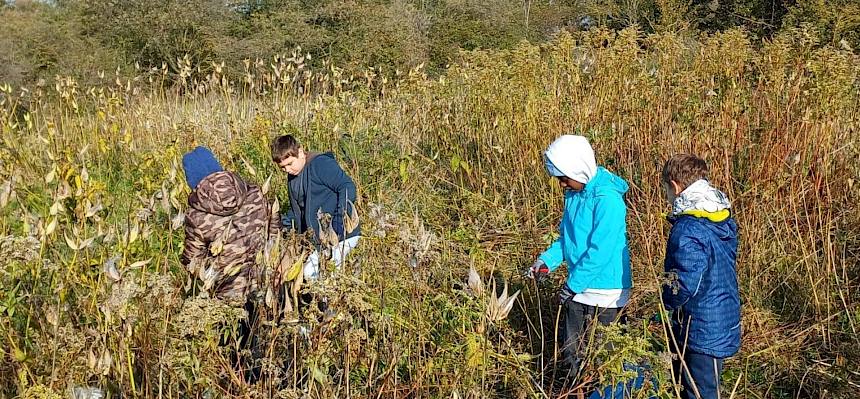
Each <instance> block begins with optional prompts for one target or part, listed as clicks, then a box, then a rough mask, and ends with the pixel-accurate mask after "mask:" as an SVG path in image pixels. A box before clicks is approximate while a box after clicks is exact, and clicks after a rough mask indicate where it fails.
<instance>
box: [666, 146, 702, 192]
mask: <svg viewBox="0 0 860 399" xmlns="http://www.w3.org/2000/svg"><path fill="white" fill-rule="evenodd" d="M660 178H661V179H662V180H663V182H664V183H669V182H670V181H674V182H675V183H678V185H680V186H681V189H685V188H687V187H689V186H690V185H691V184H693V183H695V182H696V181H698V180H702V179H707V178H708V164H707V163H706V162H705V160H704V159H702V158H699V157H697V156H695V155H690V154H677V155H675V156H673V157H671V158H669V160H667V161H666V163H665V164H664V165H663V172H662V173H661V174H660Z"/></svg>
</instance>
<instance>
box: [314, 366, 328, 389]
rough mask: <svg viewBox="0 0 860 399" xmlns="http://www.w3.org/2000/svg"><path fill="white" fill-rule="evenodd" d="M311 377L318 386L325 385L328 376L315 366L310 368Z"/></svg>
mask: <svg viewBox="0 0 860 399" xmlns="http://www.w3.org/2000/svg"><path fill="white" fill-rule="evenodd" d="M311 376H312V377H313V378H314V380H315V381H316V382H318V383H320V384H325V383H326V381H327V380H328V376H327V375H326V374H325V373H324V372H323V371H322V370H320V368H319V367H317V366H316V365H312V366H311Z"/></svg>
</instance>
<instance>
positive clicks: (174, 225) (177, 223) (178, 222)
mask: <svg viewBox="0 0 860 399" xmlns="http://www.w3.org/2000/svg"><path fill="white" fill-rule="evenodd" d="M184 223H185V212H183V211H179V213H177V214H176V216H174V217H173V219H170V229H171V230H178V229H179V228H180V227H182V225H183V224H184Z"/></svg>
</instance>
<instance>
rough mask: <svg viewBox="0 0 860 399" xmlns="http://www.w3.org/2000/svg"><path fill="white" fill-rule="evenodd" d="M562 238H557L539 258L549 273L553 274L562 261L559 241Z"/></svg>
mask: <svg viewBox="0 0 860 399" xmlns="http://www.w3.org/2000/svg"><path fill="white" fill-rule="evenodd" d="M563 237H564V236H559V237H558V239H556V240H555V241H553V243H552V244H550V246H549V248H547V249H546V251H544V252H543V253H542V254H541V255H540V256H539V257H538V259H540V260H541V261H543V263H544V264H545V265H546V267H548V268H549V271H550V272H554V271H555V269H558V267H559V266H561V262H562V261H563V260H564V251H563V249H562V246H561V241H562V239H563Z"/></svg>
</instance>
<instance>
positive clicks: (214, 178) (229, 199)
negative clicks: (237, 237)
mask: <svg viewBox="0 0 860 399" xmlns="http://www.w3.org/2000/svg"><path fill="white" fill-rule="evenodd" d="M247 195H248V184H247V183H245V181H244V180H242V178H240V177H239V176H238V175H236V174H235V173H233V172H216V173H213V174H210V175H209V176H207V177H206V178H204V179H203V180H201V181H200V183H199V184H198V185H197V189H195V190H194V192H193V193H191V196H189V197H188V204H189V205H190V206H191V207H192V208H194V209H197V210H199V211H202V212H206V213H210V214H213V215H218V216H230V215H233V214H235V213H236V212H238V211H239V208H241V207H242V204H244V203H245V199H246V197H247Z"/></svg>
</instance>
